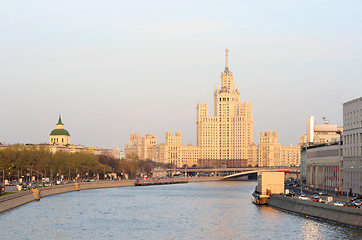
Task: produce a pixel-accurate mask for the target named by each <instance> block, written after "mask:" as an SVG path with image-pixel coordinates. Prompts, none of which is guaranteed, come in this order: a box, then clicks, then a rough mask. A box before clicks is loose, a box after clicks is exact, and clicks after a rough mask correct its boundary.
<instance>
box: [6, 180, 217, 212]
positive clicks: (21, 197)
mask: <svg viewBox="0 0 362 240" xmlns="http://www.w3.org/2000/svg"><path fill="white" fill-rule="evenodd" d="M179 180H182V181H188V182H206V181H218V180H221V177H192V178H179ZM135 183H136V180H120V181H97V182H80V183H71V184H65V185H56V186H52V187H41V188H37V190H35V191H32V190H27V191H21V192H16V193H14V194H9V195H6V196H2V197H0V213H2V212H5V211H8V210H10V209H13V208H16V207H19V206H21V205H24V204H27V203H30V202H33V201H36V200H38V199H41V198H43V197H47V196H51V195H56V194H62V193H68V192H74V191H80V190H87V189H99V188H116V187H131V186H135Z"/></svg>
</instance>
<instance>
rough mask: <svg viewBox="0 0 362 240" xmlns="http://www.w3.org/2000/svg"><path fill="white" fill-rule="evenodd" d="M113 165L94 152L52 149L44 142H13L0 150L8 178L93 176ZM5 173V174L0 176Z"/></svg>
mask: <svg viewBox="0 0 362 240" xmlns="http://www.w3.org/2000/svg"><path fill="white" fill-rule="evenodd" d="M110 170H111V167H110V166H107V165H104V164H101V163H100V162H99V157H98V156H95V155H94V154H90V153H84V152H77V153H68V152H65V151H58V152H56V153H54V154H53V153H51V152H50V151H49V148H47V147H46V146H41V145H20V144H16V145H10V146H7V147H6V148H5V149H4V150H1V151H0V171H4V173H3V175H5V178H6V179H9V180H11V179H18V178H21V177H22V178H25V179H26V180H29V179H30V175H32V176H36V177H37V178H38V179H39V178H43V177H44V178H45V177H50V178H51V179H59V178H60V177H61V175H63V177H64V179H75V178H76V177H78V176H79V178H87V177H89V178H91V177H93V176H94V175H95V174H98V173H104V172H109V171H110ZM1 177H2V176H1Z"/></svg>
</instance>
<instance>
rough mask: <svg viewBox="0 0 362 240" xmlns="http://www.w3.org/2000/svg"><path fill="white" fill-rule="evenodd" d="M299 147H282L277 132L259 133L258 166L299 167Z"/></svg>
mask: <svg viewBox="0 0 362 240" xmlns="http://www.w3.org/2000/svg"><path fill="white" fill-rule="evenodd" d="M299 164H300V147H299V146H282V144H281V143H278V133H277V131H259V146H258V166H259V167H275V166H299Z"/></svg>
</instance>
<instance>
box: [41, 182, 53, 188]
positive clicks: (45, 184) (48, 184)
mask: <svg viewBox="0 0 362 240" xmlns="http://www.w3.org/2000/svg"><path fill="white" fill-rule="evenodd" d="M51 186H52V183H51V182H43V187H51Z"/></svg>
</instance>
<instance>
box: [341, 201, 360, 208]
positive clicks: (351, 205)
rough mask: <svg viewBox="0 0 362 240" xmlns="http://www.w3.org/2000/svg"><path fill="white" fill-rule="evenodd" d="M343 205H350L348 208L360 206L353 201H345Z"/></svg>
mask: <svg viewBox="0 0 362 240" xmlns="http://www.w3.org/2000/svg"><path fill="white" fill-rule="evenodd" d="M344 206H345V207H350V208H360V206H358V205H357V204H356V203H354V202H346V203H345V204H344Z"/></svg>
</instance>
